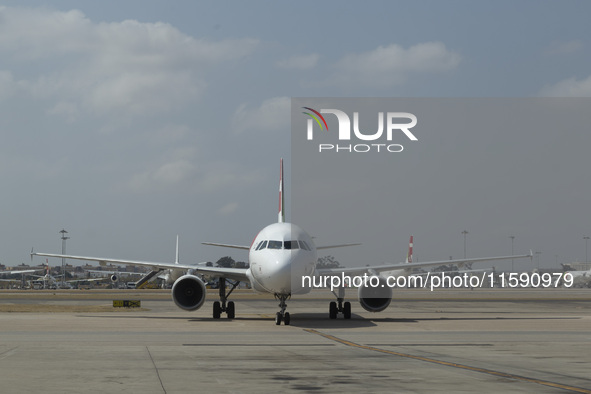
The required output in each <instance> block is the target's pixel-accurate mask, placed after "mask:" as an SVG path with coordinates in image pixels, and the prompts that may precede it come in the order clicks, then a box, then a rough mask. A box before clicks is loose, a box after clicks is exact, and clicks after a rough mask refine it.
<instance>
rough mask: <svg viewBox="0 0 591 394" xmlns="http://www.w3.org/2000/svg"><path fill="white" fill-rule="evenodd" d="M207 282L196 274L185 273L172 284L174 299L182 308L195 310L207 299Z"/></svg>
mask: <svg viewBox="0 0 591 394" xmlns="http://www.w3.org/2000/svg"><path fill="white" fill-rule="evenodd" d="M205 293H206V290H205V283H203V281H202V280H201V279H199V278H198V277H196V276H195V275H183V276H181V277H180V278H178V279H177V280H176V282H174V285H172V300H173V301H174V303H175V304H176V306H178V307H179V308H181V309H184V310H187V311H194V310H197V309H199V308H201V305H203V302H204V301H205Z"/></svg>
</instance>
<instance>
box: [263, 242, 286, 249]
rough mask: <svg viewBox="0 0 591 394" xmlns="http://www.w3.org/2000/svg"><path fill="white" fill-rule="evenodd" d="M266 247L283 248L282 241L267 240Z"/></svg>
mask: <svg viewBox="0 0 591 394" xmlns="http://www.w3.org/2000/svg"><path fill="white" fill-rule="evenodd" d="M267 248H269V249H282V248H283V242H281V241H269V244H268V245H267Z"/></svg>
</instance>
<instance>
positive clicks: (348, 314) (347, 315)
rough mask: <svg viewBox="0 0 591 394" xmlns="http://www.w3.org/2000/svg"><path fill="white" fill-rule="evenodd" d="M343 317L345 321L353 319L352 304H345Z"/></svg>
mask: <svg viewBox="0 0 591 394" xmlns="http://www.w3.org/2000/svg"><path fill="white" fill-rule="evenodd" d="M343 315H344V317H345V319H350V318H351V303H350V302H349V301H347V302H345V304H344V305H343Z"/></svg>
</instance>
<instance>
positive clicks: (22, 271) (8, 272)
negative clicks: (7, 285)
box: [0, 269, 41, 275]
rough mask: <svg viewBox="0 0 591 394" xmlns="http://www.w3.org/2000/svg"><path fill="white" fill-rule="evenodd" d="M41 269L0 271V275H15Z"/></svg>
mask: <svg viewBox="0 0 591 394" xmlns="http://www.w3.org/2000/svg"><path fill="white" fill-rule="evenodd" d="M37 271H41V269H36V270H20V271H0V275H3V274H5V275H15V274H31V273H33V272H37Z"/></svg>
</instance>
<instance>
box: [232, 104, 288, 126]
mask: <svg viewBox="0 0 591 394" xmlns="http://www.w3.org/2000/svg"><path fill="white" fill-rule="evenodd" d="M290 108H291V99H290V98H289V97H273V98H270V99H268V100H265V101H263V102H262V103H261V105H260V106H259V107H258V108H253V109H251V108H249V107H248V106H247V105H246V104H242V105H240V106H239V107H238V109H237V110H236V111H235V112H234V116H233V117H232V125H233V129H234V130H235V131H237V132H243V131H245V130H260V131H271V130H280V129H285V128H289V122H290V116H291V115H290V114H291V109H290Z"/></svg>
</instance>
